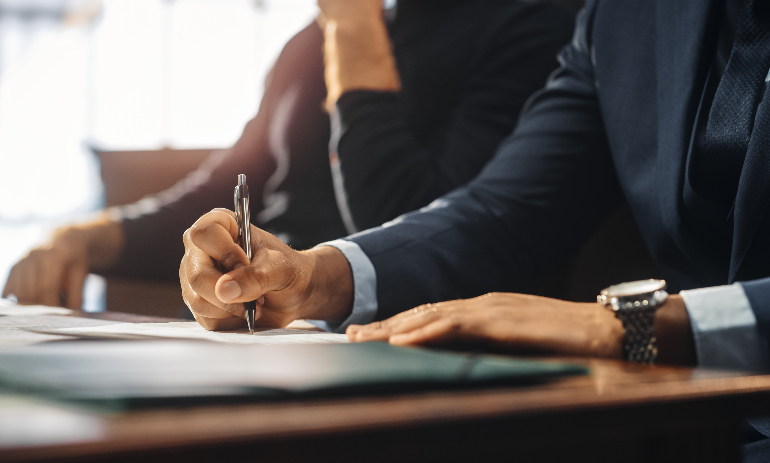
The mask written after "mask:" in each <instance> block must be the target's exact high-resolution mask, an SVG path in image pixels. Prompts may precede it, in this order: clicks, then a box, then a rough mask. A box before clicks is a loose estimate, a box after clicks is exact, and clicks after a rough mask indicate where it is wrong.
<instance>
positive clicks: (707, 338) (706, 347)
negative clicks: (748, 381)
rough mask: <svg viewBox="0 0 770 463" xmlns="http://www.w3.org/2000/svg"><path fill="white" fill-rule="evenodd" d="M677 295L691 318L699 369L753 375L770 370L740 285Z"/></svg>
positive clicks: (749, 306) (755, 320)
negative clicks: (727, 369) (756, 372)
mask: <svg viewBox="0 0 770 463" xmlns="http://www.w3.org/2000/svg"><path fill="white" fill-rule="evenodd" d="M680 294H681V295H682V298H683V299H684V302H685V305H686V306H687V312H688V314H689V315H690V324H691V326H692V332H693V337H694V339H695V351H696V355H697V358H698V365H700V366H704V367H713V368H729V369H741V370H753V371H761V370H767V369H768V367H770V362H769V361H768V360H769V359H768V358H767V355H766V353H765V350H764V349H763V345H762V339H761V337H760V334H759V330H758V329H757V319H756V317H755V316H754V312H753V311H752V309H751V304H750V303H749V300H748V298H747V297H746V293H745V292H744V290H743V287H742V286H741V284H740V283H735V284H733V285H729V286H715V287H712V288H702V289H694V290H690V291H682V292H681V293H680Z"/></svg>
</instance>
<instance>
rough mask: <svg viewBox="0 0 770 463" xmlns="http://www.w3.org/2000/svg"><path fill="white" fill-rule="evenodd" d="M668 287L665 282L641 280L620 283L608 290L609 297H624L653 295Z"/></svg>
mask: <svg viewBox="0 0 770 463" xmlns="http://www.w3.org/2000/svg"><path fill="white" fill-rule="evenodd" d="M665 287H666V281H665V280H639V281H630V282H628V283H620V284H619V285H613V286H610V287H609V288H607V296H609V297H623V296H633V295H636V294H645V293H652V292H655V291H660V290H661V289H663V288H665Z"/></svg>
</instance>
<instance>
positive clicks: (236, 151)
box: [108, 0, 573, 280]
mask: <svg viewBox="0 0 770 463" xmlns="http://www.w3.org/2000/svg"><path fill="white" fill-rule="evenodd" d="M572 27H573V18H572V16H571V14H570V13H568V12H566V11H565V10H563V9H561V8H559V7H555V6H553V5H550V4H547V3H529V2H522V1H514V0H402V1H401V2H399V4H398V12H397V15H396V18H395V20H394V21H393V22H392V23H390V24H389V33H390V36H391V40H392V43H393V49H394V54H395V57H396V63H397V67H398V71H399V76H400V78H401V83H402V90H401V91H400V92H398V93H393V92H373V91H355V92H349V93H346V94H344V95H342V96H341V98H340V99H339V101H338V103H337V114H336V116H335V120H336V122H337V123H336V124H335V136H334V137H331V135H330V133H331V132H330V120H329V116H328V114H326V113H325V112H324V110H323V108H322V106H323V104H322V103H323V100H324V98H325V97H326V89H325V85H324V80H323V55H322V46H323V45H322V44H323V36H322V34H321V31H320V30H319V29H318V27H317V26H316V25H315V24H311V25H309V26H308V27H307V28H305V29H304V30H303V31H301V32H300V33H298V34H297V35H296V36H295V37H294V38H292V39H291V40H290V41H289V43H287V45H286V46H285V47H284V49H283V51H282V52H281V55H280V56H279V58H278V60H277V61H276V63H275V65H274V67H273V69H272V71H271V72H270V74H269V75H268V77H267V79H266V82H265V93H264V97H263V99H262V103H261V105H260V108H259V112H258V113H257V115H256V117H255V118H254V119H252V120H251V121H250V122H249V123H248V124H247V125H246V128H245V129H244V132H243V135H242V136H241V138H240V139H239V140H238V141H237V142H236V144H235V145H234V146H233V147H232V148H229V149H227V150H223V151H219V152H215V153H212V156H211V157H210V158H209V159H208V161H207V162H206V163H204V164H203V165H202V166H201V168H199V169H198V170H197V171H196V172H194V173H192V174H191V175H189V176H188V177H187V178H185V179H184V180H183V181H181V182H179V183H178V184H177V185H175V186H174V187H172V188H171V189H169V190H167V191H165V192H162V193H159V194H157V195H154V196H153V197H149V198H145V199H144V200H142V201H140V202H139V203H137V204H136V205H131V206H127V207H124V208H123V209H122V211H123V213H124V219H123V228H124V232H125V236H126V245H125V250H124V252H123V255H122V256H121V258H120V259H119V261H118V263H117V264H116V265H115V266H114V267H113V268H112V269H110V271H109V272H108V274H110V275H115V276H128V277H136V278H156V279H169V280H175V279H177V278H178V269H179V262H180V260H181V258H182V255H183V253H184V247H183V245H182V239H181V238H182V234H183V232H184V231H185V230H186V229H187V228H189V227H190V226H191V225H192V224H193V223H194V222H195V220H197V219H198V217H200V216H201V215H202V214H204V213H206V212H208V211H209V210H211V209H213V208H216V207H224V208H228V209H232V208H233V204H232V203H233V188H234V186H235V184H236V180H237V175H238V174H239V173H245V174H246V176H247V180H248V183H249V189H250V193H251V208H252V211H251V217H252V223H253V224H255V225H256V226H258V227H260V228H263V229H265V230H267V231H269V232H271V233H273V234H275V235H277V236H278V237H280V238H281V239H283V240H284V241H286V242H287V243H288V244H290V245H291V246H293V247H295V248H308V247H311V246H313V245H315V244H318V243H320V242H323V241H326V240H330V239H334V238H339V237H342V236H345V235H346V234H348V233H349V232H350V231H352V230H351V228H355V229H365V228H369V227H372V226H376V225H379V224H381V223H382V222H384V221H386V220H389V219H392V218H395V217H397V216H398V215H400V214H402V213H405V212H408V211H411V210H414V209H417V208H420V207H422V206H425V205H427V204H428V203H430V202H431V201H432V200H433V199H435V198H437V197H439V196H441V195H442V194H444V193H446V192H448V191H450V190H452V189H454V188H455V187H457V186H459V185H462V184H464V183H466V182H468V181H469V180H471V179H472V178H473V177H474V176H475V175H476V174H477V173H478V172H479V171H480V170H481V168H482V166H483V165H484V164H485V163H486V162H487V161H488V160H489V159H491V157H492V155H493V154H494V152H495V149H496V148H497V146H498V144H499V143H500V142H501V141H502V140H503V138H505V136H507V135H508V134H509V133H510V132H511V131H512V129H513V127H514V126H515V123H516V120H517V118H518V115H519V113H520V112H521V109H522V107H523V106H524V104H525V102H526V100H527V98H528V97H529V96H530V95H531V94H532V93H533V92H535V91H536V90H538V89H539V88H540V87H542V86H543V84H544V83H545V80H546V78H547V76H548V74H549V73H550V72H551V71H552V70H553V69H555V68H556V65H557V62H556V59H555V56H556V53H557V52H558V50H559V49H560V48H561V47H562V46H563V45H564V44H565V43H567V41H568V40H569V38H570V37H571V34H572ZM330 138H331V142H330ZM330 146H331V150H330V149H329V147H330ZM330 152H331V153H330ZM330 154H331V157H332V159H333V160H334V159H336V158H337V156H338V157H339V160H340V163H339V166H338V169H334V170H335V171H336V172H337V174H341V175H338V176H337V179H338V180H340V182H338V185H337V190H338V191H337V193H338V194H337V197H336V198H335V187H334V179H333V176H332V169H330V167H329V157H330ZM332 164H333V165H336V163H335V162H333V163H332ZM343 179H344V180H343ZM343 185H344V190H343V188H342V186H343ZM338 200H339V201H340V207H341V210H342V215H341V213H340V208H338V206H337V201H338ZM347 214H349V217H350V219H351V220H348V223H347V225H348V227H347V228H346V224H345V223H344V222H343V219H342V217H343V216H346V215H347ZM350 222H352V223H350Z"/></svg>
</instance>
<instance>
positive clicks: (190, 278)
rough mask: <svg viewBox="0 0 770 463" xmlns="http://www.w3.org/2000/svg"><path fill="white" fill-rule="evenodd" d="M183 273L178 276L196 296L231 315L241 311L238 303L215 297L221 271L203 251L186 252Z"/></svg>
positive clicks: (241, 308)
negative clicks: (186, 256) (230, 302)
mask: <svg viewBox="0 0 770 463" xmlns="http://www.w3.org/2000/svg"><path fill="white" fill-rule="evenodd" d="M183 273H184V275H181V274H180V278H184V280H185V282H186V283H187V284H188V285H189V287H190V289H191V290H192V291H193V292H194V293H195V294H196V295H197V296H198V297H200V298H203V299H204V300H206V301H207V302H208V303H209V304H212V305H214V306H216V307H218V308H219V309H220V310H223V311H225V312H230V313H232V314H233V315H235V313H236V312H243V307H240V305H239V304H229V303H225V302H222V301H221V300H220V299H218V298H217V296H216V292H215V286H216V284H217V281H219V279H220V278H221V277H222V272H220V271H219V269H218V268H216V267H215V266H214V264H213V261H212V260H211V258H210V257H209V256H208V255H206V254H205V253H204V252H203V251H200V250H197V249H193V250H191V251H189V252H188V258H187V261H186V268H185V269H184V272H183Z"/></svg>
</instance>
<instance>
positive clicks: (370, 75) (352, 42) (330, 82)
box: [319, 6, 401, 108]
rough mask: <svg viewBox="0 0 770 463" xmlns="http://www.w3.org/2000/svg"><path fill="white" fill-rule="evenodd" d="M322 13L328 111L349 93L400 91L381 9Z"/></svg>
mask: <svg viewBox="0 0 770 463" xmlns="http://www.w3.org/2000/svg"><path fill="white" fill-rule="evenodd" d="M322 8H323V6H322ZM324 13H325V16H323V15H322V17H321V18H319V22H320V23H321V27H322V29H323V31H324V60H325V63H326V69H325V78H326V86H327V97H326V98H327V99H326V101H327V107H329V108H332V107H334V104H335V103H336V102H337V99H338V98H339V97H340V95H342V94H343V93H345V92H347V91H350V90H384V91H398V90H400V88H401V85H400V82H399V78H398V70H397V69H396V61H395V58H394V57H393V53H392V50H391V44H390V39H389V37H388V32H387V29H386V28H385V24H384V22H383V20H382V10H381V7H379V8H351V9H338V8H331V9H329V10H328V11H325V12H324Z"/></svg>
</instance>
